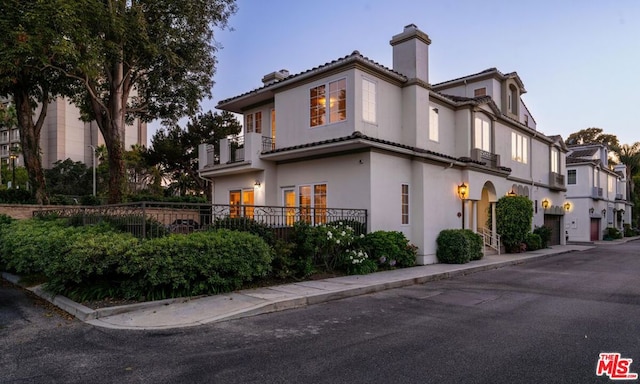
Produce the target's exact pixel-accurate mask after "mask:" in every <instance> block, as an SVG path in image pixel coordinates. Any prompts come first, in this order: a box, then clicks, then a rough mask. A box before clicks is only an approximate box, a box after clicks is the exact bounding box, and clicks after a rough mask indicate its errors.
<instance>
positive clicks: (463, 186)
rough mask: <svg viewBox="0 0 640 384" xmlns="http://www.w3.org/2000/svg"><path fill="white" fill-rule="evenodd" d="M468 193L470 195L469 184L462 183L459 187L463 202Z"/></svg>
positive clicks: (459, 194)
mask: <svg viewBox="0 0 640 384" xmlns="http://www.w3.org/2000/svg"><path fill="white" fill-rule="evenodd" d="M468 193H469V187H468V186H467V184H465V183H462V184H460V185H458V196H459V197H460V199H461V200H464V199H465V198H466V197H467V194H468Z"/></svg>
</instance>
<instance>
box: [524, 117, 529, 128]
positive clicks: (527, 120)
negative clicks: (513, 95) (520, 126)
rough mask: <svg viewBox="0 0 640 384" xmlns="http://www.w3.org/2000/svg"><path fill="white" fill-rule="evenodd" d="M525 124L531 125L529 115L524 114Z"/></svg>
mask: <svg viewBox="0 0 640 384" xmlns="http://www.w3.org/2000/svg"><path fill="white" fill-rule="evenodd" d="M524 125H526V126H527V127H528V126H529V115H524Z"/></svg>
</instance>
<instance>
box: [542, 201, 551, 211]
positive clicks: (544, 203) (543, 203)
mask: <svg viewBox="0 0 640 384" xmlns="http://www.w3.org/2000/svg"><path fill="white" fill-rule="evenodd" d="M549 204H550V202H549V200H547V199H544V200H542V203H541V205H542V209H547V208H549Z"/></svg>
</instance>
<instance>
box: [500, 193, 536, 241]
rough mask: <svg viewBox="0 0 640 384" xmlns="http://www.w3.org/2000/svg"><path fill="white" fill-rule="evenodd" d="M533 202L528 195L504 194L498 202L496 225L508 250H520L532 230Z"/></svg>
mask: <svg viewBox="0 0 640 384" xmlns="http://www.w3.org/2000/svg"><path fill="white" fill-rule="evenodd" d="M532 218H533V203H532V202H531V200H529V198H528V197H526V196H504V197H502V198H500V199H499V200H498V202H497V204H496V226H497V232H498V233H499V234H500V236H501V239H502V243H503V244H504V246H505V248H506V250H507V252H519V251H520V244H522V243H523V242H524V238H525V236H526V235H527V233H529V231H530V230H531V220H532Z"/></svg>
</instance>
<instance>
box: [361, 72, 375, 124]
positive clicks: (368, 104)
mask: <svg viewBox="0 0 640 384" xmlns="http://www.w3.org/2000/svg"><path fill="white" fill-rule="evenodd" d="M377 88H378V83H377V82H375V81H373V80H370V79H368V78H366V77H363V78H362V120H363V121H365V122H367V123H370V124H377V123H378V118H377V108H378V100H377V97H378V89H377Z"/></svg>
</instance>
